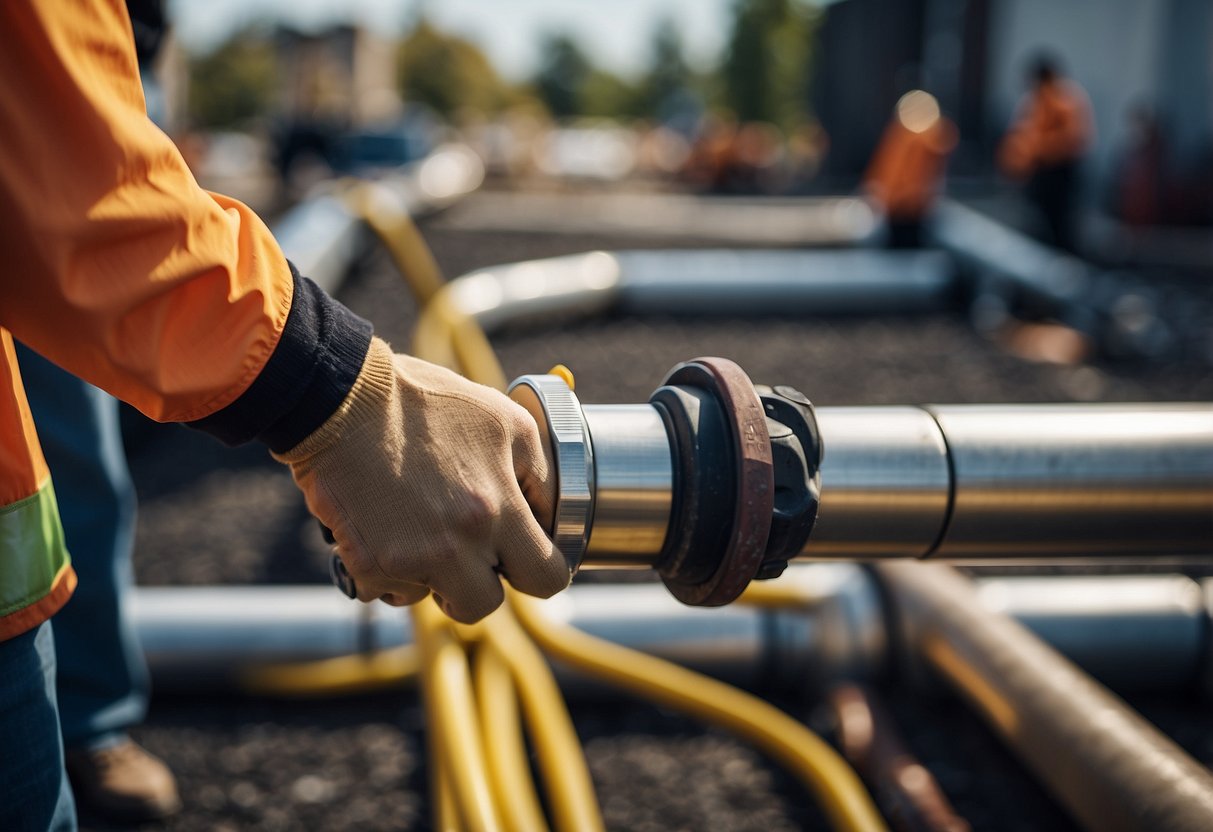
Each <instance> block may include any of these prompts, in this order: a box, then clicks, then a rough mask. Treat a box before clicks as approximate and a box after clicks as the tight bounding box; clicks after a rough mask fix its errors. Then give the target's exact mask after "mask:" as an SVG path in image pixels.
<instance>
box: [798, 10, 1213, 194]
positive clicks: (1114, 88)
mask: <svg viewBox="0 0 1213 832" xmlns="http://www.w3.org/2000/svg"><path fill="white" fill-rule="evenodd" d="M1041 50H1048V51H1049V52H1051V53H1053V54H1055V55H1057V56H1058V57H1059V58H1060V59H1061V61H1062V63H1063V65H1064V68H1065V71H1066V74H1068V75H1069V76H1070V77H1072V78H1074V80H1076V81H1077V82H1078V83H1079V84H1080V85H1082V86H1083V87H1084V88H1085V89H1086V91H1087V93H1088V94H1089V96H1090V99H1091V103H1092V106H1093V109H1094V113H1095V121H1096V129H1097V131H1098V136H1097V140H1096V144H1095V147H1094V150H1093V153H1092V156H1091V158H1090V160H1089V170H1088V185H1089V187H1088V198H1089V199H1096V198H1098V197H1101V196H1102V195H1106V194H1107V193H1108V192H1109V191H1110V190H1112V189H1113V186H1114V181H1113V180H1114V179H1115V178H1116V176H1117V171H1118V167H1119V164H1120V161H1121V159H1122V156H1123V151H1124V148H1125V146H1126V144H1127V143H1128V142H1129V141H1130V128H1131V117H1132V116H1133V114H1134V113H1135V112H1140V111H1142V110H1143V109H1145V110H1147V111H1149V112H1150V113H1152V114H1153V117H1154V119H1155V120H1156V122H1157V124H1158V128H1159V131H1160V133H1161V135H1162V137H1163V141H1164V143H1165V151H1164V157H1165V160H1164V162H1163V166H1164V167H1165V170H1166V175H1168V176H1170V177H1171V178H1172V179H1173V180H1174V181H1176V182H1181V183H1182V182H1184V181H1191V180H1193V179H1201V180H1204V181H1208V178H1209V173H1210V166H1213V3H1210V2H1209V0H1067V2H1056V0H839V2H835V3H832V4H830V5H828V6H827V7H826V8H825V9H824V14H823V19H822V25H821V27H820V29H819V31H818V47H817V62H816V66H815V68H814V74H813V102H814V106H815V109H816V112H817V115H818V118H820V119H821V122H822V124H823V126H824V127H825V129H826V130H827V131H828V133H829V134H830V139H831V143H830V147H831V150H830V158H829V159H827V160H826V167H825V173H826V174H827V175H832V176H833V177H834V178H836V179H838V180H846V179H850V180H851V181H854V180H855V179H857V178H858V176H859V174H860V173H861V172H862V170H863V168H864V166H865V165H866V163H867V160H868V159H869V158H870V156H871V154H872V152H873V150H874V148H875V147H876V144H877V142H878V141H879V138H880V134H881V131H882V129H883V127H884V123H885V117H886V115H887V113H888V112H889V110H890V109H891V108H892V106H893V105H894V103H895V102H896V101H897V98H898V96H900V95H901V94H902V93H904V92H905V91H906V90H907V89H909V88H910V87H913V86H922V87H923V88H924V89H927V90H929V91H930V92H932V93H933V94H935V96H936V97H937V98H938V99H939V101H940V103H941V105H942V107H943V110H944V112H945V113H947V114H948V115H949V116H951V117H952V119H953V120H954V121H955V122H956V123H957V126H958V127H959V129H960V134H961V140H962V143H961V146H960V147H959V148H958V151H957V154H956V157H955V159H954V163H953V170H954V172H956V173H958V174H960V175H966V174H968V175H979V176H980V175H986V174H989V173H991V172H992V163H993V148H994V146H995V145H996V143H997V139H998V137H999V136H1000V135H1001V134H1002V132H1003V131H1004V130H1005V129H1006V127H1007V125H1008V124H1009V122H1010V120H1011V118H1012V114H1013V112H1014V109H1015V107H1016V105H1017V103H1018V101H1019V99H1020V96H1021V95H1022V94H1023V92H1024V73H1025V69H1026V66H1027V63H1028V61H1029V59H1030V58H1031V56H1032V55H1033V54H1036V53H1038V52H1040V51H1041ZM1182 198H1187V199H1190V200H1195V201H1197V202H1199V201H1200V200H1202V199H1206V198H1208V195H1207V194H1206V195H1194V194H1189V195H1187V197H1182ZM1197 213H1199V212H1197Z"/></svg>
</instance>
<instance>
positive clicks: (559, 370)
mask: <svg viewBox="0 0 1213 832" xmlns="http://www.w3.org/2000/svg"><path fill="white" fill-rule="evenodd" d="M548 375H549V376H557V377H558V378H559V379H560V380H561V381H563V382H564V383H565V384H567V385H568V386H569V389H570V390H576V389H577V385H576V382H575V381H574V379H573V371H572V370H570V369H569V368H568V367H566V366H564V365H563V364H557V365H556V366H555V367H553V368H552V369H550V370H548Z"/></svg>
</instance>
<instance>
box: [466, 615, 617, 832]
mask: <svg viewBox="0 0 1213 832" xmlns="http://www.w3.org/2000/svg"><path fill="white" fill-rule="evenodd" d="M513 611H514V606H513V605H512V604H510V605H509V606H508V607H507V608H505V609H502V610H501V611H500V612H498V613H496V614H495V617H494V620H493V624H492V626H491V627H489V628H487V629H486V633H487V638H488V640H489V643H490V644H492V645H493V646H494V647H495V648H496V649H497V650H498V652H499V654H500V655H501V656H502V658H504V659H505V661H506V662H507V663H508V665H509V668H510V673H511V675H512V676H513V681H514V685H515V686H516V688H517V690H518V696H519V699H520V700H521V702H522V708H523V712H524V713H525V714H526V726H527V732H528V733H529V734H530V736H531V741H532V743H533V745H534V748H535V754H536V756H537V757H538V760H539V768H540V770H541V771H542V772H543V779H544V784H545V785H546V787H547V789H546V790H547V795H548V803H549V805H550V806H551V808H552V814H553V816H554V817H553V821H554V823H553V825H554V826H555V828H556V829H557V830H558V831H559V832H597V830H603V829H604V828H605V827H604V826H603V823H602V809H601V808H600V807H599V805H598V796H597V795H596V794H595V793H594V783H593V781H592V780H591V779H590V770H589V766H588V765H587V764H586V760H585V752H584V750H583V749H582V746H581V741H580V739H578V737H577V731H576V729H575V728H574V727H573V719H572V717H571V716H569V711H568V705H567V704H565V701H564V696H563V695H562V694H561V693H560V686H559V685H557V684H556V678H555V676H553V675H552V669H551V667H549V665H548V663H547V661H546V660H545V659H544V658H543V655H542V654H541V653H540V652H539V650H538V649H537V648H536V647H535V643H534V642H533V641H531V639H529V638H527V636H526V633H525V632H523V630H522V627H521V626H519V624H518V621H517V619H516V618H515V617H514V614H513Z"/></svg>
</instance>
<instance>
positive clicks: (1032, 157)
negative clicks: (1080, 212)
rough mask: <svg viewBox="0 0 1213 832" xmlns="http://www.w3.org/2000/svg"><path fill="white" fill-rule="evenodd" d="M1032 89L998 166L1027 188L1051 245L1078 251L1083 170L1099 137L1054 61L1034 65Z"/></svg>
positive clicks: (1083, 100) (1076, 90)
mask: <svg viewBox="0 0 1213 832" xmlns="http://www.w3.org/2000/svg"><path fill="white" fill-rule="evenodd" d="M1028 84H1029V86H1030V91H1029V92H1028V94H1027V95H1026V96H1025V97H1024V99H1023V101H1021V102H1020V105H1019V109H1018V112H1017V114H1016V117H1015V121H1014V123H1013V124H1012V125H1011V129H1010V131H1009V132H1008V133H1007V135H1006V137H1005V138H1004V139H1003V141H1002V145H1001V146H1000V147H999V149H998V165H999V167H1000V168H1001V169H1002V171H1003V173H1005V174H1006V175H1007V176H1010V177H1011V178H1013V179H1017V180H1022V181H1024V182H1025V195H1026V196H1027V199H1028V201H1029V202H1030V203H1031V204H1032V205H1033V207H1035V208H1036V210H1037V211H1039V213H1040V217H1041V220H1042V221H1043V224H1044V232H1045V237H1044V239H1045V241H1046V242H1048V243H1050V244H1051V245H1055V246H1057V247H1058V248H1061V249H1064V250H1066V251H1074V250H1075V247H1076V242H1077V239H1076V238H1077V232H1076V215H1075V196H1076V195H1077V193H1078V188H1079V184H1080V183H1079V167H1080V165H1081V163H1082V158H1083V156H1084V155H1085V154H1086V152H1087V150H1088V149H1089V148H1090V146H1091V140H1092V138H1093V135H1094V128H1093V126H1092V123H1091V106H1090V103H1089V102H1088V101H1087V96H1086V93H1085V92H1083V91H1082V89H1081V88H1080V87H1079V86H1078V85H1077V84H1075V83H1074V82H1073V81H1070V80H1067V79H1065V78H1062V77H1061V74H1060V71H1059V70H1058V65H1057V62H1056V61H1055V60H1054V59H1053V58H1051V57H1048V56H1041V57H1039V58H1037V59H1036V60H1035V61H1033V63H1032V66H1031V69H1030V70H1029V73H1028Z"/></svg>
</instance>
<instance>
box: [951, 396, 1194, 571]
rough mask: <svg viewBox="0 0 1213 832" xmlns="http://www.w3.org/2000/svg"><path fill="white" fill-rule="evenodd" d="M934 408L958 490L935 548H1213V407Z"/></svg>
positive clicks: (1049, 552) (1103, 551)
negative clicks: (947, 521)
mask: <svg viewBox="0 0 1213 832" xmlns="http://www.w3.org/2000/svg"><path fill="white" fill-rule="evenodd" d="M928 409H929V410H930V411H931V413H932V414H933V415H934V416H935V419H936V420H937V421H938V422H939V426H940V428H941V430H942V431H943V435H944V437H945V440H946V442H947V445H948V456H949V460H950V463H951V467H952V471H953V492H954V497H953V502H952V512H951V520H950V522H949V524H948V529H947V532H946V533H945V535H944V537H943V539H942V541H941V542H940V544H939V546H938V547H936V549H935V550H934V551H933V552H931V553H930V556H931V557H936V558H940V559H955V558H958V557H982V558H986V557H988V558H1008V557H1010V558H1017V557H1023V556H1029V557H1035V556H1041V557H1070V556H1075V555H1078V556H1082V555H1167V554H1197V555H1209V554H1213V406H1209V405H1094V406H1081V405H1080V406H1076V405H1056V406H1053V405H1036V406H1030V407H1028V406H1023V407H1010V406H1005V405H998V406H968V407H954V406H952V407H931V408H928Z"/></svg>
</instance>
